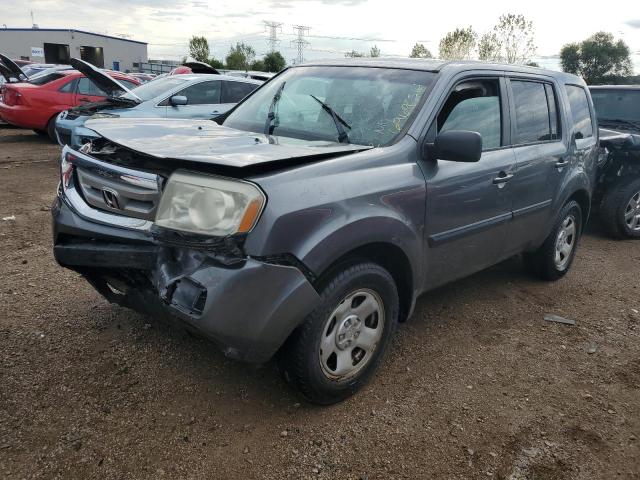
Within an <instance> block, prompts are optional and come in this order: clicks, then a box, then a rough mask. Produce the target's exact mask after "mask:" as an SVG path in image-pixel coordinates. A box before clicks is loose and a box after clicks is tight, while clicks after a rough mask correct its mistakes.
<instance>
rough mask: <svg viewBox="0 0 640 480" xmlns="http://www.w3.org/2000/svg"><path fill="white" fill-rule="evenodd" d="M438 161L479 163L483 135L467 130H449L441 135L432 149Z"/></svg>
mask: <svg viewBox="0 0 640 480" xmlns="http://www.w3.org/2000/svg"><path fill="white" fill-rule="evenodd" d="M432 153H433V156H434V158H435V159H436V160H451V161H453V162H477V161H478V160H480V157H481V156H482V135H480V134H479V133H478V132H469V131H467V130H448V131H446V132H442V133H440V134H439V135H438V136H437V137H436V140H435V142H434V143H433V149H432Z"/></svg>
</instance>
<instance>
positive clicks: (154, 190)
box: [76, 167, 160, 220]
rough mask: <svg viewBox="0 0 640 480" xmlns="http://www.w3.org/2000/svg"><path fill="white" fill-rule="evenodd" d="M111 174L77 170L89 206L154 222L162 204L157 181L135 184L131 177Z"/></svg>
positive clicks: (94, 170)
mask: <svg viewBox="0 0 640 480" xmlns="http://www.w3.org/2000/svg"><path fill="white" fill-rule="evenodd" d="M105 173H106V174H105ZM112 173H113V172H105V171H104V170H101V169H93V170H92V169H89V168H84V167H76V175H77V179H78V183H79V184H80V188H81V190H82V195H83V197H84V199H85V200H86V201H87V203H88V204H89V205H91V206H92V207H95V208H98V209H100V210H106V211H107V212H112V213H117V214H120V215H126V216H127V217H134V218H141V219H144V220H153V219H154V218H155V215H156V208H157V207H158V202H159V201H160V195H159V191H158V184H157V182H155V181H149V182H140V181H139V179H138V180H137V181H132V179H131V177H127V176H122V175H113V174H112Z"/></svg>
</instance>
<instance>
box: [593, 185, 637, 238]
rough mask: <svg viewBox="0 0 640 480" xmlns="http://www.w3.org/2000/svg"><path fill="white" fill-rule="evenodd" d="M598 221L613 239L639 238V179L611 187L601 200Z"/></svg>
mask: <svg viewBox="0 0 640 480" xmlns="http://www.w3.org/2000/svg"><path fill="white" fill-rule="evenodd" d="M600 219H601V220H602V224H603V226H604V228H605V229H606V230H607V232H608V233H609V235H611V236H612V237H613V238H640V179H636V180H633V181H631V182H627V183H623V182H619V183H616V184H615V185H612V186H611V187H610V189H609V191H608V192H607V193H606V194H605V196H604V199H603V200H602V206H601V209H600Z"/></svg>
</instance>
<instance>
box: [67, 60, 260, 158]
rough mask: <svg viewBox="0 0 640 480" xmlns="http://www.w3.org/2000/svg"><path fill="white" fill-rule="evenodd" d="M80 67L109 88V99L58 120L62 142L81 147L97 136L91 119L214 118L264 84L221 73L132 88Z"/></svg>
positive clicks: (77, 65)
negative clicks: (89, 124) (91, 125)
mask: <svg viewBox="0 0 640 480" xmlns="http://www.w3.org/2000/svg"><path fill="white" fill-rule="evenodd" d="M72 62H74V66H75V68H77V69H78V70H80V71H81V72H82V73H84V74H85V75H86V77H87V78H89V79H91V81H92V82H93V83H94V84H95V85H96V87H97V88H98V89H100V90H101V91H103V92H104V95H105V96H106V99H105V100H104V101H101V102H95V103H87V104H85V105H80V106H78V107H75V108H72V109H70V110H67V111H64V112H62V113H60V115H58V118H57V119H56V134H57V137H58V142H59V143H60V144H61V145H69V146H71V147H79V146H80V145H83V144H84V143H86V142H87V141H89V140H90V139H92V138H95V137H96V134H95V133H94V132H93V131H92V130H90V129H88V128H85V127H84V123H85V121H86V120H88V119H89V118H92V117H93V118H101V117H112V118H118V117H122V118H186V119H211V118H215V117H217V116H218V115H221V114H223V113H225V112H226V111H228V110H229V109H231V108H232V107H233V106H234V105H235V104H236V103H238V102H239V101H240V100H241V99H243V98H244V97H246V96H247V95H248V94H249V93H251V92H252V91H253V90H255V89H256V88H257V87H258V86H260V85H261V84H262V82H261V81H258V80H253V79H250V78H241V77H230V76H226V75H215V74H213V75H212V74H186V75H171V76H167V77H164V78H160V79H156V80H154V81H152V82H149V83H146V84H144V85H140V86H139V87H137V88H134V89H132V90H128V89H127V88H126V87H125V86H124V85H122V84H121V83H120V82H118V81H117V80H114V79H113V78H111V77H109V76H107V75H105V74H104V73H103V72H101V71H100V70H98V69H96V68H95V67H93V66H92V65H90V64H87V63H86V62H81V61H79V60H77V59H74V60H72Z"/></svg>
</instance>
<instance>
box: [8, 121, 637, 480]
mask: <svg viewBox="0 0 640 480" xmlns="http://www.w3.org/2000/svg"><path fill="white" fill-rule="evenodd" d="M58 155H59V148H58V147H56V146H54V145H51V144H49V143H47V141H46V140H44V139H42V138H40V137H38V136H36V135H35V134H33V133H31V132H26V131H22V130H16V129H11V128H0V217H8V216H11V215H15V220H2V219H0V269H1V270H0V345H1V347H0V478H6V479H14V478H15V479H18V478H20V479H22V478H46V479H51V478H65V479H67V478H69V479H91V478H99V479H137V478H150V479H163V478H167V479H178V478H180V479H181V478H185V479H200V478H207V479H240V478H242V479H246V478H265V479H283V478H318V479H334V478H341V479H389V478H407V479H413V478H438V479H440V478H446V479H474V478H483V479H487V478H496V479H513V480H520V479H611V478H634V479H638V478H640V439H639V437H640V342H639V336H640V326H639V324H640V314H639V313H638V310H640V295H639V294H640V291H639V276H638V273H639V267H638V265H639V264H640V263H639V261H640V242H637V241H635V242H634V241H612V240H609V239H607V238H606V237H604V236H603V235H602V234H601V233H600V232H599V230H598V229H597V227H590V231H589V232H588V233H587V235H585V237H584V238H583V240H582V243H581V245H580V250H579V253H578V256H577V258H576V261H575V263H574V267H573V270H572V272H571V273H570V274H569V275H568V277H566V278H565V279H564V280H562V281H559V282H557V283H554V284H547V283H542V282H538V281H536V280H533V279H531V278H529V277H528V276H527V275H526V274H525V273H524V272H523V269H522V267H521V264H520V261H519V260H518V259H513V260H509V261H507V262H504V263H503V264H501V265H498V266H496V267H494V268H491V269H489V270H487V271H485V272H482V273H479V274H477V275H474V276H472V277H470V278H468V279H465V280H463V281H459V282H456V283H454V284H452V285H449V286H447V287H444V288H440V289H438V290H436V291H433V292H430V293H428V294H427V295H425V296H423V297H422V298H421V299H420V301H419V303H418V307H417V310H416V312H415V314H414V315H413V317H412V318H411V319H410V320H409V322H408V323H406V324H404V325H402V326H401V327H400V328H399V329H398V334H397V336H396V338H395V341H394V344H393V348H392V350H391V352H390V354H389V355H388V357H387V359H386V361H385V362H384V364H383V366H382V368H381V370H380V372H379V373H378V375H377V376H375V377H374V379H373V380H372V382H371V383H370V384H369V385H368V386H367V387H366V388H365V389H364V390H363V391H362V392H361V393H359V394H358V395H356V396H355V397H353V398H351V399H349V400H347V401H345V402H343V403H341V404H339V405H335V406H332V407H329V408H319V407H315V406H312V405H309V404H306V403H305V402H304V401H303V400H301V399H300V398H299V397H298V396H297V395H296V394H295V392H293V391H291V390H290V389H289V388H288V387H287V386H286V385H285V384H284V383H283V382H282V381H281V380H280V378H279V377H278V375H277V374H276V372H275V368H274V366H273V365H271V364H268V365H264V366H261V367H255V366H251V365H245V364H241V363H236V362H234V361H231V360H228V359H225V358H224V357H223V356H222V355H221V354H220V353H219V352H218V351H217V350H216V349H215V347H213V346H212V345H211V344H210V343H208V342H206V341H204V340H201V339H194V338H192V337H191V336H189V335H187V334H186V333H184V332H183V331H182V330H180V329H179V328H177V327H172V326H165V325H158V324H156V323H154V322H153V320H152V319H150V318H146V317H143V316H141V315H138V314H136V313H133V312H131V311H128V310H126V309H124V308H120V307H117V306H114V305H110V304H109V303H107V302H106V301H105V300H103V299H102V298H101V297H100V296H98V294H97V293H95V292H94V291H93V290H92V289H91V288H90V287H89V285H88V284H87V283H86V282H84V281H83V280H82V279H81V278H80V277H79V276H78V275H76V274H74V273H72V272H70V271H67V270H64V269H62V268H60V267H58V266H57V265H56V264H55V262H54V260H53V258H52V254H51V237H50V214H49V211H48V209H49V205H50V204H51V201H52V198H53V195H54V192H55V188H56V185H57V182H58V178H57V158H58ZM546 313H554V314H557V315H562V316H565V317H568V318H571V319H574V320H575V321H576V325H574V326H570V325H560V324H555V323H549V322H546V321H544V320H543V316H544V314H546Z"/></svg>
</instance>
